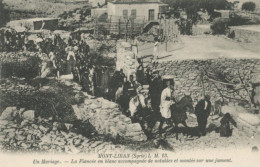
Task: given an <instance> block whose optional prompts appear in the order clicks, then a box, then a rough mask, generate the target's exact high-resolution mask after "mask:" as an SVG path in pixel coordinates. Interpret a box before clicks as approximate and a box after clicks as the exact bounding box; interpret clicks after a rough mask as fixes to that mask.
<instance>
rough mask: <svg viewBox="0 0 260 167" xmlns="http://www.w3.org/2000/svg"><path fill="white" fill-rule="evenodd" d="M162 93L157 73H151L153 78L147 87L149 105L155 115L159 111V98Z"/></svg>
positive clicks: (160, 81)
mask: <svg viewBox="0 0 260 167" xmlns="http://www.w3.org/2000/svg"><path fill="white" fill-rule="evenodd" d="M161 91H162V80H161V77H160V76H159V71H153V78H152V80H151V84H150V85H149V92H150V95H151V104H152V109H153V111H155V113H156V114H158V113H159V110H160V107H159V106H160V98H161Z"/></svg>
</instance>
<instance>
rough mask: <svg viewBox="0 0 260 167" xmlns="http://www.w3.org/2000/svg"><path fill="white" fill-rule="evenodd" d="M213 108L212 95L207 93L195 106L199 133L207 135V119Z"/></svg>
mask: <svg viewBox="0 0 260 167" xmlns="http://www.w3.org/2000/svg"><path fill="white" fill-rule="evenodd" d="M210 110H211V102H210V96H209V95H205V98H204V99H203V100H200V101H199V102H198V104H197V105H196V107H195V114H196V116H197V121H198V128H199V133H200V134H199V135H202V136H205V135H206V126H207V120H208V117H209V114H210Z"/></svg>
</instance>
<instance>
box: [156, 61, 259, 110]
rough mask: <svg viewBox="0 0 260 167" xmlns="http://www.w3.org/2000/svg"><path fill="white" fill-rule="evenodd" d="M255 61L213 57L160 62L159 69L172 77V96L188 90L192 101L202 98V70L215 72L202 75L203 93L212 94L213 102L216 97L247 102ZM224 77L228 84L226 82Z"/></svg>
mask: <svg viewBox="0 0 260 167" xmlns="http://www.w3.org/2000/svg"><path fill="white" fill-rule="evenodd" d="M257 64H260V59H257V60H253V59H244V60H239V59H224V58H222V59H212V60H182V61H177V60H176V61H169V62H165V63H161V64H160V65H159V67H158V68H159V69H161V71H160V74H161V75H165V74H167V75H168V74H170V75H173V76H174V78H175V95H176V97H177V98H181V97H183V95H184V93H185V92H187V91H188V92H190V93H191V96H192V99H193V100H194V103H196V102H197V101H198V100H200V99H201V98H203V85H202V82H201V74H202V73H201V72H202V71H205V72H206V73H209V74H208V75H213V74H214V77H215V78H213V77H212V78H211V77H207V75H206V74H205V75H203V83H204V89H205V92H206V94H210V95H211V101H212V102H213V103H214V102H215V101H218V100H221V101H227V102H231V101H232V102H234V103H243V102H250V97H249V95H248V94H251V92H252V86H251V83H250V73H251V71H252V70H253V69H254V68H255V66H256V65H257ZM205 72H204V73H205ZM221 75H222V76H221ZM224 76H225V78H226V79H228V81H229V82H228V83H231V85H227V84H225V83H226V81H225V80H224ZM239 76H241V77H242V81H243V83H241V80H240V77H239ZM210 79H213V80H210ZM216 81H218V82H216ZM244 84H245V85H247V87H248V88H247V89H248V90H246V89H244ZM234 90H235V91H234ZM248 92H249V93H248ZM194 105H195V104H194Z"/></svg>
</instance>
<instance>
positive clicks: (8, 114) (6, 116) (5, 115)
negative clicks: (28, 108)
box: [0, 107, 17, 121]
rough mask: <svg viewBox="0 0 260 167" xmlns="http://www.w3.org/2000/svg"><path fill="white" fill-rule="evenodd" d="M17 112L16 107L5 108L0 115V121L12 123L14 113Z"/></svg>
mask: <svg viewBox="0 0 260 167" xmlns="http://www.w3.org/2000/svg"><path fill="white" fill-rule="evenodd" d="M15 112H17V109H16V107H7V108H6V109H5V110H4V111H3V112H2V114H1V117H0V119H2V120H7V121H12V120H14V113H15Z"/></svg>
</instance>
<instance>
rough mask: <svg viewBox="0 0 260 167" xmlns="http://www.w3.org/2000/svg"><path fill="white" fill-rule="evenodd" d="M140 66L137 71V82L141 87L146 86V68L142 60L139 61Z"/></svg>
mask: <svg viewBox="0 0 260 167" xmlns="http://www.w3.org/2000/svg"><path fill="white" fill-rule="evenodd" d="M137 61H138V64H139V66H138V67H137V69H136V81H137V82H139V83H140V84H141V85H143V84H144V79H145V78H144V66H143V62H142V60H141V59H137Z"/></svg>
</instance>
